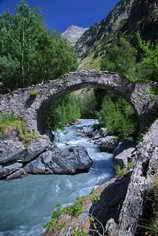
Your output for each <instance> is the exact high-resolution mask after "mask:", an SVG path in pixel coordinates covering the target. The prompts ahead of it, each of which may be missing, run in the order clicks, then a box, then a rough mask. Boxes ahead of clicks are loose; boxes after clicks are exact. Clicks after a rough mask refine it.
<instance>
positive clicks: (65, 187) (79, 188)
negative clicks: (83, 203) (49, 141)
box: [0, 120, 114, 236]
mask: <svg viewBox="0 0 158 236" xmlns="http://www.w3.org/2000/svg"><path fill="white" fill-rule="evenodd" d="M95 122H96V121H94V120H84V121H83V122H80V123H78V124H74V125H72V126H69V127H66V129H65V130H64V131H60V132H58V134H57V136H56V141H55V142H56V145H57V146H58V148H59V147H60V149H64V148H65V147H68V146H76V145H82V146H84V147H86V149H87V151H88V154H89V156H90V157H91V159H92V160H93V165H92V167H91V168H90V170H89V172H87V173H80V174H77V175H46V176H43V175H30V176H28V177H25V178H22V179H17V180H12V181H9V182H6V181H0V187H1V189H3V192H2V194H1V195H0V206H1V211H2V212H3V214H1V215H0V222H1V224H0V235H1V236H6V235H9V236H10V235H11V236H14V235H24V236H25V235H26V236H38V235H41V233H42V232H43V231H44V229H43V227H42V225H43V224H45V223H46V222H48V221H49V218H50V215H51V214H52V212H53V209H55V208H56V206H57V205H60V206H64V205H65V204H70V203H72V202H73V201H74V200H75V199H76V198H77V197H79V196H83V195H86V194H88V193H90V191H91V189H92V188H94V186H96V185H100V184H102V183H104V182H106V181H108V180H109V179H111V178H112V177H113V176H114V172H113V166H112V154H107V153H104V152H100V151H99V145H98V144H95V143H94V142H91V139H90V138H88V137H85V136H81V133H80V132H79V131H80V130H81V129H82V127H84V126H85V127H89V126H90V125H93V124H94V123H95ZM4 199H5V200H4Z"/></svg>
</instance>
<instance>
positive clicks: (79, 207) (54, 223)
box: [44, 189, 99, 236]
mask: <svg viewBox="0 0 158 236" xmlns="http://www.w3.org/2000/svg"><path fill="white" fill-rule="evenodd" d="M87 200H90V201H91V202H92V203H93V204H95V203H96V201H98V200H99V195H98V193H97V191H96V190H95V189H93V190H92V191H91V193H90V194H89V195H87V196H84V197H81V198H77V199H76V201H75V203H74V204H73V205H72V206H69V207H66V208H57V209H56V210H55V211H54V212H53V214H52V217H51V219H50V221H49V222H48V223H47V224H45V225H44V228H46V230H47V231H49V230H54V231H58V230H60V229H61V225H62V226H63V227H64V226H65V225H66V224H65V222H62V224H61V223H60V221H59V219H60V217H61V216H62V215H65V214H66V215H69V216H71V217H78V216H79V215H80V214H82V212H83V211H84V203H85V201H87ZM72 235H73V236H86V235H87V234H85V233H82V232H76V231H75V229H74V231H73V234H72Z"/></svg>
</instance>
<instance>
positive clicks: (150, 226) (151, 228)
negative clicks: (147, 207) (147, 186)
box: [139, 177, 158, 236]
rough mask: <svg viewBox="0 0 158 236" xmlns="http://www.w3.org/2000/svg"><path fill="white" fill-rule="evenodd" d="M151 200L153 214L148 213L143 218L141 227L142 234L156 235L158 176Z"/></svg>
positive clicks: (150, 195) (157, 233)
mask: <svg viewBox="0 0 158 236" xmlns="http://www.w3.org/2000/svg"><path fill="white" fill-rule="evenodd" d="M148 198H149V200H150V202H151V209H152V214H151V215H150V214H147V218H145V219H142V220H141V223H140V226H139V228H140V229H141V233H140V236H143V235H148V236H156V235H158V177H156V178H155V181H154V184H153V186H152V190H151V191H150V193H149V196H148Z"/></svg>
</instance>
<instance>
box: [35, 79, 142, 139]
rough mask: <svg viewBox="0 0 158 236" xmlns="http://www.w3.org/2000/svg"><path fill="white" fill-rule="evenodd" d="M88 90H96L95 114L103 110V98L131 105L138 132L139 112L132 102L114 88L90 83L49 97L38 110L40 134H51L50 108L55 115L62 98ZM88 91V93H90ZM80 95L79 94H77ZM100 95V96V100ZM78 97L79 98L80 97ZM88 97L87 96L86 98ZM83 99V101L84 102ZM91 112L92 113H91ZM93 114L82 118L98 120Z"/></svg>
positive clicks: (134, 133)
mask: <svg viewBox="0 0 158 236" xmlns="http://www.w3.org/2000/svg"><path fill="white" fill-rule="evenodd" d="M83 88H84V90H85V89H88V90H89V91H92V90H94V91H95V92H94V96H95V100H96V101H95V102H96V106H95V112H96V114H99V112H100V110H101V108H102V103H103V100H104V99H103V98H107V97H111V98H112V100H113V101H114V100H115V102H114V103H116V101H117V98H119V99H120V98H122V99H124V100H125V101H126V103H128V104H130V105H129V106H130V107H132V110H133V114H132V117H133V119H134V120H135V122H136V125H135V127H136V128H135V129H136V130H137V131H138V129H139V124H138V116H137V111H136V110H135V107H134V105H133V104H132V103H131V101H130V100H129V97H128V96H126V94H125V95H123V94H122V93H121V92H119V91H117V90H116V89H114V88H105V89H103V88H102V86H96V84H94V85H89V84H88V83H87V84H84V86H83V84H82V86H73V87H71V88H68V89H66V90H62V91H60V92H58V93H56V94H54V95H52V96H49V97H48V98H47V99H46V100H44V101H43V102H42V104H41V106H40V108H39V110H38V113H37V128H38V131H39V133H40V134H42V135H43V134H48V133H49V130H50V128H51V127H50V126H49V125H48V123H47V121H48V115H49V114H50V113H49V112H48V111H50V108H51V112H52V113H53V111H55V110H56V108H57V107H58V106H59V105H60V103H61V100H62V99H61V98H63V97H65V96H70V94H71V93H72V92H73V93H76V91H79V90H80V89H83ZM88 90H87V91H88ZM77 93H78V92H77ZM98 94H100V98H101V99H100V100H101V101H99V99H98ZM78 95H79V97H80V92H79V94H78ZM78 95H77V96H78ZM85 97H86V96H85ZM84 99H85V101H86V98H84ZM84 99H83V101H84ZM90 112H91V111H90ZM92 113H93V117H86V116H83V115H82V114H80V115H81V117H82V118H98V116H96V114H95V115H94V111H92ZM136 130H135V131H134V132H133V134H132V135H134V136H135V135H136Z"/></svg>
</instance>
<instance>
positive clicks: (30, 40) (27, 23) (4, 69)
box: [0, 1, 78, 90]
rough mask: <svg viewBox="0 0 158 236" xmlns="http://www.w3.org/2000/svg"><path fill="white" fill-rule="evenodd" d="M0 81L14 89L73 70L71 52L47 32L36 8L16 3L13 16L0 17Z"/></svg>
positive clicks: (60, 38) (75, 63) (6, 13)
mask: <svg viewBox="0 0 158 236" xmlns="http://www.w3.org/2000/svg"><path fill="white" fill-rule="evenodd" d="M0 35H1V37H0V71H1V73H0V81H1V82H2V83H3V86H4V88H7V89H10V90H14V89H17V88H19V87H20V88H21V87H27V86H30V85H32V84H36V83H39V82H42V81H46V80H48V79H50V78H52V79H54V78H58V77H59V76H61V75H62V74H64V73H66V72H69V71H74V70H76V69H77V67H78V63H77V58H76V55H75V52H74V49H73V48H72V47H71V46H70V45H69V43H68V42H67V41H66V40H64V39H63V38H62V37H61V36H60V35H59V34H58V35H57V33H56V32H52V33H50V32H49V31H48V30H47V28H46V27H45V25H44V24H43V22H42V17H41V13H40V12H39V10H38V9H35V8H30V7H29V5H28V4H27V3H26V1H20V2H19V3H18V5H17V8H16V12H15V14H14V15H12V14H10V13H9V11H6V12H5V13H3V14H1V16H0Z"/></svg>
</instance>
